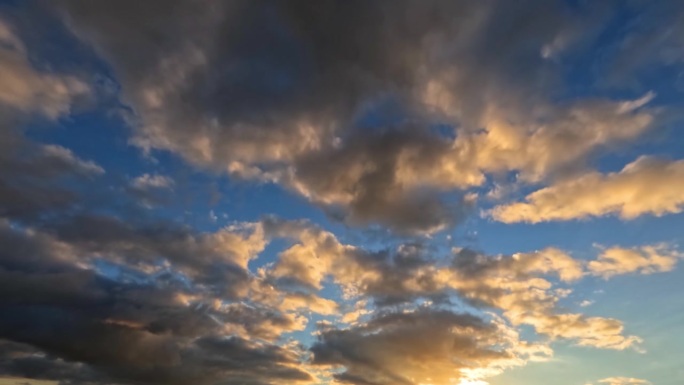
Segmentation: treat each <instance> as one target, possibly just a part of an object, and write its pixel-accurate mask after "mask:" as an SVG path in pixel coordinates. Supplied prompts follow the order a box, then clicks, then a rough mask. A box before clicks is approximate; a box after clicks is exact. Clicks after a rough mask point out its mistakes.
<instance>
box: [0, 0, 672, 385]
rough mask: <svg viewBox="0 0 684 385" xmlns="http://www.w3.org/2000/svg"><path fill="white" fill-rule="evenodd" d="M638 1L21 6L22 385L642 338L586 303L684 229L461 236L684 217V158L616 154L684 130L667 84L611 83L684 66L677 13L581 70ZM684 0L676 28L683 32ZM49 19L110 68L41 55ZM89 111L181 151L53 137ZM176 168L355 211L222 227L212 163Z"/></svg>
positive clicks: (433, 380)
mask: <svg viewBox="0 0 684 385" xmlns="http://www.w3.org/2000/svg"><path fill="white" fill-rule="evenodd" d="M613 5H614V4H612V2H610V1H609V2H564V1H558V2H551V1H545V0H526V1H515V2H513V1H503V0H485V1H432V0H428V1H409V0H406V1H404V0H398V1H391V2H390V1H360V0H359V1H355V0H354V1H333V0H323V1H318V2H316V3H315V4H312V3H309V2H300V1H290V2H279V1H267V0H263V1H262V0H259V1H230V2H216V1H208V0H206V1H205V0H170V1H128V0H126V1H116V2H88V1H77V0H74V1H71V0H59V1H54V2H45V3H38V4H35V5H31V6H27V7H25V9H24V8H22V6H20V5H12V6H7V7H4V6H3V7H2V8H0V11H2V12H3V13H2V14H0V383H2V381H3V380H4V379H6V378H12V379H14V378H18V379H26V381H29V380H49V381H55V382H57V383H59V384H64V385H67V384H68V385H107V384H121V385H127V384H146V385H147V384H149V385H166V384H179V385H180V384H198V385H214V384H241V385H242V384H244V385H279V384H341V383H346V384H355V385H397V384H400V385H426V384H454V385H483V384H487V382H486V381H488V380H489V379H490V378H492V377H495V376H497V375H500V374H502V373H504V372H505V371H507V370H508V369H511V368H516V367H522V366H525V365H526V364H527V363H529V362H541V361H550V360H552V358H553V354H554V348H555V347H556V346H557V345H559V344H564V345H565V346H569V347H572V348H577V347H581V348H587V349H589V348H592V349H603V350H612V351H624V353H625V354H626V353H627V352H629V351H633V352H643V349H642V347H641V346H642V344H643V342H644V340H643V339H642V337H640V336H639V335H638V334H639V333H638V332H635V331H633V330H632V329H630V327H629V325H628V324H626V323H625V322H623V320H620V319H616V318H613V317H611V316H610V314H605V315H603V314H598V315H597V314H596V313H591V314H590V313H589V312H587V313H586V314H585V313H583V312H580V310H581V309H580V310H577V306H575V307H573V306H572V305H571V304H570V303H571V301H575V300H576V299H577V298H578V297H585V296H586V295H587V293H586V291H585V290H582V288H581V285H587V286H589V285H598V284H602V283H606V282H605V281H607V280H610V279H612V278H614V277H617V276H627V275H632V276H635V277H632V278H634V279H637V278H639V277H636V276H637V275H641V276H645V275H650V274H655V273H665V272H670V271H673V270H675V268H676V267H677V264H678V262H679V260H680V259H681V258H682V253H681V252H680V251H678V250H677V244H676V242H671V241H670V240H654V241H650V242H646V243H642V244H638V245H637V244H634V243H633V242H629V244H628V245H618V244H614V243H610V244H609V245H607V246H600V245H599V244H604V243H599V244H595V247H594V249H593V250H592V251H591V255H587V254H586V253H585V254H582V253H578V252H575V251H574V250H573V251H571V250H566V249H565V248H564V247H556V246H554V245H548V246H546V247H541V248H538V249H537V250H534V248H531V250H530V249H527V250H517V251H513V252H490V251H488V250H490V249H489V248H488V247H487V245H484V246H483V247H479V245H475V246H473V245H471V244H466V243H467V242H462V239H460V238H452V235H451V234H452V233H449V234H448V235H445V234H447V232H449V231H454V228H458V226H459V225H461V224H463V223H464V222H466V221H467V220H468V218H471V219H472V218H476V219H481V220H482V221H490V222H491V221H494V222H502V223H505V224H510V223H517V222H526V223H541V222H548V221H568V220H574V219H590V218H594V219H596V218H600V217H604V216H608V215H615V216H617V217H618V218H619V219H621V220H624V221H630V220H634V219H636V218H638V217H653V218H656V217H662V216H665V215H676V214H678V213H680V212H681V211H682V208H683V207H684V195H682V193H681V191H682V189H684V184H682V183H684V163H683V162H684V161H683V160H677V159H667V158H665V157H659V156H656V155H653V156H650V155H643V156H639V157H633V158H630V159H636V160H633V161H632V162H631V163H629V164H627V165H625V166H621V169H620V167H618V168H617V169H614V168H613V169H611V170H613V171H611V170H606V169H601V170H600V171H599V170H593V169H592V167H593V166H594V164H595V162H596V160H597V159H602V158H601V157H602V156H611V155H615V154H616V153H620V151H628V150H626V149H629V148H630V146H631V145H633V143H634V142H635V141H637V140H640V139H644V138H648V137H649V135H652V134H654V133H657V132H659V133H661V134H662V132H663V130H662V126H663V125H664V124H665V123H667V122H672V121H675V120H676V118H677V117H676V116H675V115H676V114H674V113H672V112H671V111H669V110H668V109H667V108H665V107H660V106H656V105H655V104H656V103H655V102H656V101H657V100H658V99H657V98H658V92H656V91H653V90H652V89H651V88H650V87H636V86H635V87H633V88H631V89H629V90H628V91H625V90H620V92H618V91H615V89H614V88H611V87H615V85H614V84H615V83H616V82H618V83H620V78H621V77H624V76H629V74H633V76H634V77H635V79H637V78H638V79H641V78H639V77H638V76H637V75H638V74H639V71H642V70H643V68H645V67H647V66H649V65H654V64H653V63H660V64H662V63H665V64H663V65H667V66H670V67H674V68H679V67H677V66H679V65H684V63H683V60H682V55H681V53H680V51H681V48H682V45H683V44H684V40H683V39H682V38H681V27H679V26H678V24H672V27H671V29H670V30H671V31H672V32H671V33H669V34H661V33H658V32H652V31H650V32H649V31H646V32H645V31H643V30H636V31H631V30H628V31H627V32H625V33H624V34H625V35H626V37H624V41H621V44H616V47H617V48H615V47H613V48H612V51H610V50H607V51H606V52H607V53H605V57H602V60H605V61H606V62H605V63H599V64H601V65H598V64H597V65H596V68H594V69H595V70H596V71H602V70H606V69H607V70H609V71H610V72H611V74H612V75H611V76H606V77H605V79H604V80H605V82H604V83H602V84H601V85H600V87H604V88H600V92H598V91H597V92H590V91H588V90H587V89H585V88H590V87H589V86H586V85H584V84H583V82H585V81H586V80H585V79H583V78H573V79H569V77H571V76H573V75H572V72H573V70H570V69H568V67H572V65H573V62H572V61H571V60H570V59H569V58H570V57H572V56H573V55H579V56H582V53H583V52H585V51H586V49H587V47H592V46H593V45H596V44H599V43H600V42H601V41H602V40H601V39H606V33H605V29H604V28H605V27H604V26H605V25H606V24H607V23H610V22H612V21H614V17H615V16H614V12H613V8H612V6H613ZM625 7H627V8H626V9H627V10H626V11H625V12H640V11H643V12H646V11H644V10H642V7H645V5H643V4H641V3H640V2H638V1H635V2H629V4H628V5H625ZM671 8H672V9H668V11H669V12H670V14H671V15H674V16H672V17H671V18H668V19H667V20H669V21H668V22H672V23H674V21H676V20H681V19H682V15H684V9H681V8H682V7H681V6H677V7H671ZM658 9H659V8H658ZM5 13H6V15H5ZM656 13H657V12H656ZM27 14H28V15H29V16H28V19H29V20H30V19H31V17H36V20H37V19H38V16H40V17H42V18H45V20H49V22H50V23H53V24H54V25H53V24H50V25H53V27H54V28H56V29H58V30H59V31H61V32H60V33H61V34H63V35H64V36H62V35H59V36H58V38H54V41H53V40H51V39H52V37H50V36H43V37H41V39H44V40H45V41H46V42H50V44H54V45H55V46H57V47H60V48H61V47H62V46H61V45H62V44H63V45H65V46H78V47H80V48H79V49H80V50H82V51H78V52H81V54H82V52H88V53H89V54H92V56H93V58H95V59H92V61H94V62H97V63H100V64H101V65H102V67H103V69H101V72H102V73H97V74H92V73H90V72H89V71H93V67H94V65H92V63H88V64H87V65H86V64H83V67H80V66H79V65H78V64H71V66H73V67H74V68H69V66H63V65H62V66H58V65H52V63H51V62H50V60H51V58H49V57H45V53H44V52H39V48H41V47H32V46H31V45H30V44H28V42H33V43H35V41H36V38H35V35H32V34H35V33H36V32H35V31H33V30H30V28H27V27H26V25H27V23H26V21H25V20H26V19H27V16H26V15H27ZM652 17H654V16H653V14H651V13H649V12H646V13H645V16H644V17H643V22H644V23H647V22H652ZM22 20H23V22H22ZM55 26H56V27H55ZM38 40H40V39H38ZM61 40H65V41H61ZM639 42H642V43H641V44H640V43H639ZM644 42H651V43H649V44H648V45H649V46H648V47H645V48H644V47H643V43H644ZM46 44H48V43H46ZM661 45H662V46H663V47H669V48H672V47H674V48H672V52H671V53H670V54H667V55H665V53H663V52H664V49H663V47H661ZM52 49H53V51H50V50H48V52H54V47H53V48H52ZM677 49H679V51H677ZM58 50H59V49H58ZM74 52H76V51H75V50H74V51H70V50H67V49H64V52H63V55H65V56H68V55H72V54H74ZM668 52H669V51H668ZM681 52H684V51H681ZM660 53H663V55H664V56H663V57H661V56H659V54H660ZM74 55H75V54H74ZM584 55H585V56H586V54H584ZM641 56H648V57H641ZM626 58H628V59H629V60H627V59H626ZM78 61H79V60H77V59H75V60H73V62H74V63H77V62H78ZM574 64H577V63H574ZM602 66H605V67H606V68H603V67H602ZM682 73H684V72H682ZM574 76H577V75H576V74H575V75H574ZM104 78H106V79H109V80H110V81H111V83H112V84H113V83H116V87H114V86H113V85H111V84H109V83H108V82H104V81H103V80H102V79H104ZM110 78H111V79H110ZM571 80H572V81H571ZM572 82H575V83H577V84H578V85H577V87H576V88H572V87H569V86H568V83H572ZM105 83H106V84H105ZM103 84H105V85H103ZM583 87H584V88H583ZM597 87H598V86H597ZM103 89H106V90H103ZM106 93H109V94H108V95H109V96H110V97H111V98H114V99H116V103H112V102H111V100H108V101H107V103H105V102H103V101H102V100H100V99H101V98H102V95H103V94H106ZM111 95H115V96H111ZM112 105H114V107H112ZM87 109H94V110H96V111H95V112H92V111H89V112H88V114H101V115H103V116H106V117H107V119H110V118H111V119H118V120H117V121H118V123H119V124H121V125H123V126H125V128H126V131H125V135H126V138H125V140H123V141H122V142H125V143H126V145H123V147H125V146H130V147H132V148H133V150H134V151H135V153H136V155H139V156H140V158H141V159H143V161H144V162H147V163H146V165H148V163H149V164H153V165H155V166H157V167H156V168H155V169H154V170H151V169H150V168H143V167H138V168H137V169H133V170H131V168H127V167H129V163H133V162H134V161H133V160H131V159H113V160H112V158H107V157H106V156H103V157H102V158H97V159H88V157H85V156H82V154H80V153H79V152H78V151H76V150H75V149H72V148H69V146H67V145H64V143H62V142H60V141H59V140H50V139H45V138H59V137H60V135H64V133H61V134H60V132H59V130H60V129H62V126H63V122H65V121H68V120H70V119H74V118H75V117H77V116H78V113H76V111H77V110H87ZM103 110H104V111H103ZM86 115H87V114H86ZM83 121H85V122H89V121H88V120H87V119H84V120H83ZM105 121H108V120H106V119H104V118H101V122H105ZM79 124H83V123H79ZM86 124H87V123H86ZM91 124H92V123H91ZM92 125H93V126H97V124H92ZM44 126H55V127H59V128H56V129H55V130H54V131H50V132H48V133H47V134H46V133H45V132H46V131H48V129H45V127H44ZM88 129H91V127H88ZM97 129H100V127H92V130H97ZM41 130H43V131H41ZM102 130H104V129H102ZM55 131H56V133H55ZM103 132H104V131H103ZM51 135H52V136H51ZM103 135H105V134H104V133H103ZM64 136H70V134H68V135H64ZM85 137H86V138H88V137H87V136H85ZM69 139H70V140H72V142H70V143H74V142H73V139H74V138H72V137H69ZM84 141H88V139H84ZM65 142H69V140H66V141H65ZM76 143H77V142H76ZM92 145H93V147H95V146H96V144H95V143H92ZM110 145H111V146H112V147H116V146H117V145H120V143H118V142H113V143H110ZM127 150H129V149H128V148H127ZM98 151H99V148H96V149H95V150H93V151H92V152H90V154H95V155H99V154H98ZM160 159H161V160H160ZM169 159H171V160H169ZM100 160H104V161H105V162H101V161H100ZM138 160H139V159H138ZM170 164H171V165H176V164H182V166H183V167H188V168H189V169H191V170H193V172H195V173H199V174H201V175H202V176H203V177H208V178H214V179H216V180H222V179H221V178H228V179H229V180H230V181H231V183H237V184H239V183H244V184H246V185H250V184H251V185H254V184H256V185H257V186H259V187H258V188H261V187H263V186H268V187H273V186H276V187H278V188H281V189H282V190H278V191H279V193H281V194H283V195H284V196H285V195H286V196H287V197H288V199H290V198H292V199H299V200H301V202H300V201H297V202H300V203H302V204H311V205H313V206H314V207H315V208H316V209H321V210H323V212H325V214H326V215H327V216H326V217H325V219H326V220H329V221H330V222H329V223H328V222H326V223H318V222H316V221H315V220H313V219H310V218H306V216H307V215H309V214H306V213H305V214H302V215H300V213H299V211H297V210H299V209H297V208H295V209H292V210H291V211H285V215H280V216H279V215H272V213H270V212H266V211H262V212H258V213H257V214H256V215H251V214H250V215H251V217H250V219H247V220H243V219H239V220H238V219H236V220H233V219H232V218H231V220H230V221H225V223H224V221H221V222H220V223H219V216H217V215H216V213H215V212H214V210H213V209H212V210H211V211H210V214H209V220H208V222H207V221H205V222H206V223H205V222H201V221H199V220H196V218H195V217H192V215H190V214H195V213H192V211H193V210H197V211H200V210H203V209H197V207H204V206H201V205H200V206H197V207H196V206H194V205H195V204H196V202H194V201H191V199H189V198H187V197H186V196H184V195H183V194H182V193H181V191H184V189H186V188H187V185H188V183H189V182H188V180H189V179H192V178H193V177H196V174H192V175H191V176H188V175H186V174H183V173H177V174H174V170H176V169H174V167H172V166H169V165H170ZM117 166H120V167H121V169H123V170H125V171H124V172H121V171H120V170H121V169H119V171H118V172H112V170H111V169H110V168H116V167H117ZM179 167H180V166H179ZM258 188H257V189H258ZM255 195H256V194H255ZM293 197H294V198H293ZM186 198H187V199H186ZM247 199H251V196H250V197H248V198H247ZM283 201H285V200H283ZM179 202H180V203H179ZM288 202H289V201H288ZM492 202H493V203H492ZM258 203H259V204H262V203H263V206H264V207H272V206H269V205H268V204H269V203H271V202H258ZM174 204H176V206H174ZM286 204H287V203H284V205H286ZM179 206H180V207H181V210H180V211H181V213H180V214H179V213H178V212H176V211H174V210H177V209H178V207H179ZM478 211H479V213H481V214H482V215H480V218H478ZM292 212H295V214H294V215H293V214H292ZM202 215H203V216H206V214H205V213H204V212H203V214H202ZM295 216H297V218H295ZM309 216H310V215H309ZM303 217H304V218H303ZM178 218H180V219H178ZM226 218H228V215H227V214H223V216H222V217H221V218H220V219H221V220H222V219H226ZM207 223H210V224H207ZM340 225H342V226H340ZM341 228H343V229H344V231H338V230H339V229H341ZM376 230H380V231H379V232H377V231H376ZM369 234H370V235H369ZM373 234H376V235H377V234H380V236H378V237H377V238H379V240H378V239H376V238H374V237H373ZM453 234H455V233H453ZM368 239H371V240H368ZM445 239H446V240H447V241H445ZM596 242H600V240H596ZM461 243H463V244H461ZM378 244H379V246H378ZM493 249H495V250H500V249H498V248H497V247H496V246H495V247H493ZM642 278H645V277H642ZM582 303H591V302H590V301H588V300H585V301H583V302H582ZM580 306H583V305H580ZM602 377H603V376H597V377H593V378H602ZM29 383H30V382H29ZM597 383H598V384H608V385H637V384H649V383H650V382H648V381H646V380H640V379H637V378H631V377H606V378H604V379H602V380H598V382H597Z"/></svg>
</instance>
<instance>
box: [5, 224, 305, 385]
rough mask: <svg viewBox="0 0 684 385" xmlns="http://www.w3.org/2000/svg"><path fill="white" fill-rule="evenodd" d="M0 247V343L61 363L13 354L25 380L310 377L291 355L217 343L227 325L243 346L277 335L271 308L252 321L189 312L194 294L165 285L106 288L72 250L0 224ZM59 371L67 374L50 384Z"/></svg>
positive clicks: (228, 313) (109, 283)
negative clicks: (241, 332) (238, 330)
mask: <svg viewBox="0 0 684 385" xmlns="http://www.w3.org/2000/svg"><path fill="white" fill-rule="evenodd" d="M0 239H2V243H3V245H4V246H5V247H4V250H3V251H2V253H1V254H0V282H1V283H0V312H2V314H3V316H2V317H0V338H2V339H6V340H10V341H13V342H17V343H22V344H27V345H30V346H33V347H35V348H37V349H39V350H40V351H42V352H44V354H47V355H49V356H50V357H59V358H60V359H61V360H64V361H63V362H62V361H59V362H57V361H55V359H54V358H49V357H47V356H44V355H43V356H37V357H36V356H31V357H24V358H22V357H23V356H22V355H21V354H20V353H21V351H20V350H17V351H16V352H15V353H14V354H17V355H19V356H18V357H19V358H18V359H16V360H12V362H11V363H10V364H7V368H6V369H5V370H6V372H7V373H12V374H22V373H25V372H26V371H27V370H28V369H27V368H29V367H30V368H33V369H32V370H34V372H32V373H31V375H30V377H32V378H36V377H37V378H50V379H64V380H67V379H70V378H71V379H72V381H73V382H75V383H88V382H90V381H92V382H93V383H108V382H109V381H122V382H135V383H137V382H142V383H151V384H173V383H179V384H183V383H188V382H193V383H211V382H214V381H216V380H218V379H227V380H230V381H234V382H239V383H254V384H258V383H264V384H266V383H273V381H280V380H288V381H295V380H296V381H299V380H301V381H306V380H308V379H310V375H309V374H308V373H306V372H304V371H302V370H301V369H298V368H297V362H298V361H297V360H298V358H297V353H296V352H292V351H290V350H287V349H285V348H281V347H278V346H277V345H272V344H270V343H265V342H257V341H250V340H245V339H242V338H241V337H232V338H227V337H222V336H221V335H222V334H223V333H222V330H224V327H226V326H225V325H229V324H233V325H236V326H238V325H241V326H240V327H243V328H246V330H247V332H248V333H247V334H246V338H252V337H259V336H262V337H267V338H269V339H273V338H276V337H277V336H278V335H279V333H278V331H277V330H286V329H288V327H291V326H292V325H291V323H292V321H291V320H288V319H287V318H283V316H282V315H279V313H278V312H277V311H276V310H271V311H266V312H257V313H254V314H253V315H251V316H250V315H248V314H238V313H236V310H232V308H231V309H229V310H225V311H223V310H220V309H217V308H215V307H213V306H204V307H202V306H199V305H192V306H188V304H187V303H185V302H184V300H183V299H182V298H183V295H185V296H188V297H192V295H193V294H195V295H197V294H200V293H193V289H189V288H187V287H186V286H185V285H178V284H176V285H169V284H168V283H165V281H164V280H163V279H159V280H150V279H148V280H147V282H141V283H139V282H126V281H125V280H121V279H119V280H113V279H111V278H108V277H107V276H105V275H102V274H98V273H97V272H95V271H94V270H92V268H86V266H87V264H86V260H85V259H84V258H83V254H80V253H79V250H77V249H76V248H73V247H70V246H67V245H66V244H63V243H61V242H60V241H58V240H56V239H54V238H52V237H50V236H47V235H42V234H38V233H35V232H26V231H22V230H19V229H13V228H11V227H10V226H9V225H4V226H3V227H2V229H1V231H0ZM79 264H81V265H83V267H78V265H79ZM224 280H226V281H228V279H225V278H224ZM200 303H201V302H200ZM259 325H264V326H259ZM260 327H261V329H259V328H260ZM278 328H279V329H278ZM198 338H199V339H198ZM226 338H227V339H226ZM15 350H16V349H15ZM80 367H82V368H83V369H82V370H77V369H78V368H80ZM64 372H68V373H70V374H69V375H68V376H67V377H65V378H60V377H54V376H55V375H56V374H59V373H64ZM55 373H56V374H55Z"/></svg>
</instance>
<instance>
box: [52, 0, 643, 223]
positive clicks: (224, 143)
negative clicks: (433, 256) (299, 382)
mask: <svg viewBox="0 0 684 385" xmlns="http://www.w3.org/2000/svg"><path fill="white" fill-rule="evenodd" d="M57 4H58V5H56V6H55V7H56V8H57V9H58V12H59V13H60V14H62V15H63V16H64V19H65V20H67V23H68V25H69V26H70V27H71V29H72V30H73V31H74V32H75V33H76V34H77V35H78V36H80V37H81V38H82V39H83V40H84V41H86V42H88V43H90V44H92V45H93V46H94V47H95V49H96V50H97V51H98V52H99V53H100V54H101V55H102V56H103V57H105V58H106V59H107V60H108V61H109V62H110V63H111V64H112V65H113V67H114V70H115V71H116V73H117V76H118V78H119V79H120V81H121V83H122V85H123V94H124V95H125V100H126V102H127V103H128V104H130V105H131V106H132V108H133V109H134V110H135V112H136V119H135V121H134V122H132V124H133V125H134V127H135V139H134V143H136V144H137V145H138V146H140V147H142V148H143V149H145V150H147V151H149V150H154V149H162V150H169V151H172V152H175V153H178V154H180V155H182V156H183V157H184V158H185V159H187V160H188V161H190V162H191V163H193V164H196V165H198V166H201V167H204V168H208V169H211V170H215V171H218V172H228V173H231V174H233V175H235V176H238V177H243V178H251V179H258V180H262V181H270V182H275V183H279V184H282V185H283V186H285V187H287V188H288V189H290V190H292V191H295V192H297V193H299V194H301V195H303V196H305V197H306V198H308V199H309V200H310V201H312V202H314V203H316V204H318V205H319V206H321V207H323V208H324V209H325V210H326V211H327V212H329V213H330V214H331V215H332V216H333V217H335V218H338V219H342V220H344V221H345V222H347V223H349V224H352V225H357V226H369V225H371V226H372V225H381V226H384V227H387V228H389V229H391V230H394V231H396V232H399V233H432V232H435V231H438V230H442V229H444V228H446V227H449V226H452V225H454V224H456V223H458V222H459V221H461V220H462V219H463V218H464V217H465V215H466V214H467V212H468V209H469V208H470V206H471V203H472V202H471V201H469V200H468V199H463V198H462V197H463V196H464V195H463V194H461V196H462V197H461V198H453V197H449V198H446V197H445V196H444V194H445V193H448V192H453V191H457V192H462V190H463V189H467V188H469V187H474V186H481V185H482V184H483V183H485V181H486V180H487V176H488V175H490V174H492V173H493V174H500V173H506V172H519V173H520V176H521V179H522V180H526V181H538V180H541V179H543V178H545V177H548V176H549V175H550V174H554V173H559V172H563V171H564V170H565V169H567V168H572V167H577V166H578V164H581V163H582V161H583V160H584V159H585V158H586V157H587V156H589V155H591V154H592V153H594V152H595V151H597V150H598V149H601V148H605V147H607V146H613V145H615V144H616V143H624V142H627V141H630V140H633V139H635V138H637V137H639V136H640V135H642V134H643V133H644V132H646V131H647V130H648V129H649V128H651V127H652V125H653V122H654V120H655V118H656V114H655V112H654V111H652V110H650V109H648V108H644V107H643V106H644V105H645V104H646V103H647V102H648V101H649V100H650V99H652V97H653V94H652V93H649V94H646V95H645V96H643V97H641V98H638V99H636V100H627V101H622V100H609V99H597V100H592V101H579V102H567V103H552V102H550V101H549V99H550V98H549V95H550V94H551V93H552V91H553V89H554V88H553V86H554V85H556V84H561V83H562V77H561V76H560V73H559V71H558V68H554V66H553V64H552V63H550V62H549V61H548V60H546V59H544V58H543V57H541V56H540V54H539V52H540V51H542V50H543V47H547V46H549V44H550V45H552V46H554V47H555V48H554V49H555V50H556V51H557V52H560V51H561V50H564V49H565V50H569V49H572V47H573V46H575V45H577V44H580V42H582V41H585V40H588V39H591V38H592V36H593V34H594V32H595V31H598V26H600V25H601V20H602V18H603V17H605V15H606V14H605V13H604V12H602V9H601V8H602V7H601V6H597V5H594V4H592V5H591V6H588V7H589V8H590V9H588V10H587V12H585V13H582V15H580V14H574V13H573V12H568V9H565V8H563V7H562V6H560V5H559V4H556V5H553V4H549V3H548V2H544V1H532V2H529V3H524V4H522V3H521V4H517V3H510V2H497V1H482V2H477V3H469V2H449V3H444V2H438V1H426V2H421V4H420V5H418V4H414V3H413V2H410V1H400V2H397V3H395V4H392V6H388V5H387V4H374V3H373V4H369V3H366V2H353V3H339V2H335V1H328V2H325V3H323V4H320V5H319V6H317V7H313V8H312V7H305V6H301V5H297V4H278V3H272V2H262V1H257V2H231V3H230V4H215V3H207V2H204V1H196V2H193V1H173V4H172V5H168V2H164V5H163V6H162V7H161V8H167V9H166V10H165V11H163V12H160V11H159V8H160V7H158V6H156V4H157V3H149V4H146V5H144V6H143V5H141V4H139V3H136V2H117V3H115V4H111V5H107V6H93V5H91V4H87V3H82V2H76V1H61V2H57ZM532 8H534V9H539V10H543V11H540V12H536V13H530V12H529V9H532ZM542 14H543V15H544V17H540V16H539V15H542ZM587 14H590V15H592V16H590V17H586V15H587ZM408 15H411V16H410V17H409V16H408ZM445 15H452V17H446V16H445ZM113 19H117V20H118V19H120V22H112V20H113ZM150 20H154V23H151V22H150ZM378 20H382V22H377V21H378ZM511 20H518V22H519V23H520V24H517V23H512V22H511ZM257 25H269V26H270V27H269V28H257V27H256V26H257ZM520 25H525V26H526V27H525V28H522V29H520V28H519V26H520ZM542 37H543V38H542ZM504 40H505V41H506V42H507V43H506V45H505V47H503V46H500V45H499V44H498V42H499V41H504ZM531 42H532V43H531ZM561 43H562V44H561ZM491 45H493V46H495V47H497V48H496V49H494V48H491V49H490V48H484V47H488V46H491ZM333 47H334V49H333ZM133 58H135V59H133ZM387 104H390V105H392V106H393V107H391V108H390V109H391V110H393V111H396V113H395V115H399V116H398V117H392V116H386V115H388V114H383V106H384V105H387ZM390 115H391V114H390ZM437 124H442V125H444V124H446V125H447V126H449V127H450V132H446V133H445V132H439V130H433V129H432V128H433V127H434V126H435V125H437ZM188 127H192V129H188Z"/></svg>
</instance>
